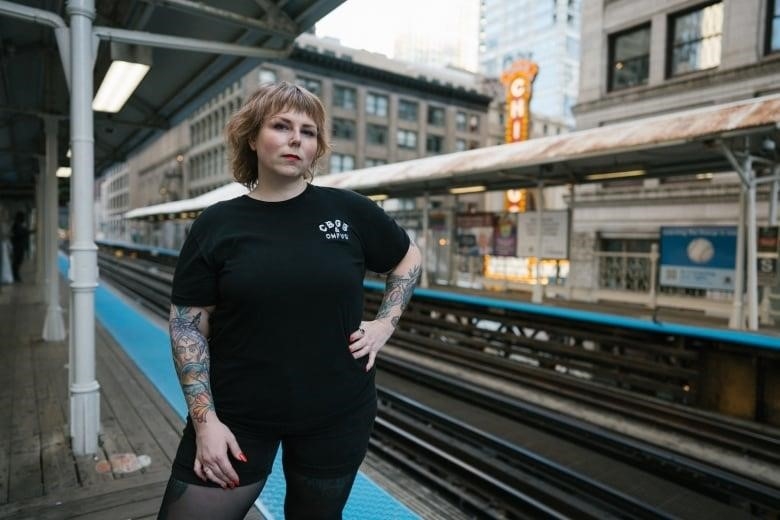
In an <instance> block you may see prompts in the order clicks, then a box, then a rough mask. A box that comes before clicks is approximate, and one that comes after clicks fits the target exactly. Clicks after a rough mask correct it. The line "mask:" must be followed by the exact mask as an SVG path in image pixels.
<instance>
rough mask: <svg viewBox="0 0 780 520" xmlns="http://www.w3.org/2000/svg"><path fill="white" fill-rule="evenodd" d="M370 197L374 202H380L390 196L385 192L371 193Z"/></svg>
mask: <svg viewBox="0 0 780 520" xmlns="http://www.w3.org/2000/svg"><path fill="white" fill-rule="evenodd" d="M368 198H369V199H371V200H373V201H374V202H379V201H381V200H387V199H389V198H390V196H389V195H387V194H385V193H377V194H376V195H369V196H368Z"/></svg>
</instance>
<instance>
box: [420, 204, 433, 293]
mask: <svg viewBox="0 0 780 520" xmlns="http://www.w3.org/2000/svg"><path fill="white" fill-rule="evenodd" d="M430 216H431V194H430V193H428V192H427V191H426V192H425V193H424V194H423V214H422V238H423V243H422V246H423V247H422V265H423V270H422V276H421V277H420V287H424V288H427V287H428V249H429V248H430V247H431V237H430V234H431V222H430Z"/></svg>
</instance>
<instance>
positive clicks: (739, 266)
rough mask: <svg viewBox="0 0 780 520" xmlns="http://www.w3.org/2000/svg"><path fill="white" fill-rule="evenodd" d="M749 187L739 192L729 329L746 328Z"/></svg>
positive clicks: (741, 188)
mask: <svg viewBox="0 0 780 520" xmlns="http://www.w3.org/2000/svg"><path fill="white" fill-rule="evenodd" d="M746 191H747V187H746V186H745V185H744V184H740V190H739V224H738V225H737V258H736V262H735V264H736V265H735V266H734V298H733V305H732V309H731V317H730V318H729V328H731V329H742V328H743V327H744V324H745V322H744V314H743V310H742V299H743V297H744V295H743V293H744V291H745V286H744V283H743V280H744V278H745V199H746V194H745V192H746Z"/></svg>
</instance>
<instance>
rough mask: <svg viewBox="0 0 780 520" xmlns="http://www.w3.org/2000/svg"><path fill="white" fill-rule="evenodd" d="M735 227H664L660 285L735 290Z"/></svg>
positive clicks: (662, 231)
mask: <svg viewBox="0 0 780 520" xmlns="http://www.w3.org/2000/svg"><path fill="white" fill-rule="evenodd" d="M736 254H737V228H736V226H700V227H687V226H685V227H662V228H661V266H660V267H661V276H660V284H661V285H664V286H667V287H685V288H690V289H713V290H721V291H733V290H734V276H735V266H736Z"/></svg>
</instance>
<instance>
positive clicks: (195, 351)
mask: <svg viewBox="0 0 780 520" xmlns="http://www.w3.org/2000/svg"><path fill="white" fill-rule="evenodd" d="M324 124H325V111H324V108H323V106H322V104H321V102H320V101H319V99H317V98H316V97H315V96H314V95H313V94H311V93H310V92H308V91H307V90H305V89H303V88H301V87H298V86H295V85H291V84H288V83H284V82H282V83H278V84H267V85H263V86H261V87H260V88H259V89H258V90H257V92H255V93H254V94H253V95H252V96H251V97H250V98H249V99H248V101H247V103H246V104H245V105H244V106H243V107H242V108H241V109H240V110H239V111H238V112H237V113H236V114H235V115H234V116H233V118H232V119H231V120H230V122H229V123H228V125H227V127H226V133H227V140H228V145H229V147H230V150H231V161H232V167H233V173H234V177H235V178H236V180H237V181H238V182H241V183H243V184H244V185H246V186H247V187H248V188H249V189H250V192H249V194H247V195H245V196H243V197H239V198H236V199H233V200H229V201H226V202H221V203H218V204H215V205H214V206H211V207H209V208H208V209H206V210H205V211H204V212H203V213H202V214H201V215H200V217H198V219H197V220H196V221H195V222H194V223H193V225H192V229H191V231H190V233H189V235H188V236H187V240H186V241H185V244H184V245H183V247H182V251H181V254H180V256H179V261H178V264H177V267H176V274H175V276H174V281H173V291H172V297H171V302H172V305H171V317H170V331H171V343H172V347H173V352H174V362H175V365H176V370H177V373H178V375H179V379H180V382H181V385H182V389H183V391H184V395H185V398H186V401H187V405H188V408H189V417H188V419H187V426H186V427H185V430H184V434H183V436H182V441H181V444H180V445H179V450H178V452H177V455H176V459H175V461H174V464H173V471H172V476H171V479H170V481H169V483H168V487H167V488H166V492H165V496H164V498H163V503H162V506H161V510H160V517H161V518H185V517H187V518H193V517H194V518H220V519H227V518H243V517H244V515H245V514H246V512H247V511H248V510H249V508H250V507H251V505H252V503H253V502H254V500H255V498H256V497H257V496H258V494H259V493H260V491H261V490H262V488H263V485H264V484H265V480H266V478H267V476H268V474H269V473H270V471H271V465H272V463H273V460H274V457H275V455H276V452H277V449H278V447H279V446H280V444H281V446H282V462H283V468H284V475H285V479H286V488H287V494H286V497H285V504H284V509H285V516H286V518H288V519H298V518H318V519H320V518H321V519H329V518H340V517H341V511H342V509H343V507H344V504H345V503H346V500H347V497H348V495H349V492H350V489H351V487H352V483H353V481H354V479H355V475H356V473H357V471H358V467H359V466H360V464H361V462H362V460H363V458H364V456H365V454H366V450H367V448H368V438H369V435H370V432H371V428H372V425H373V421H374V417H375V414H376V392H375V388H374V370H373V367H374V362H375V359H376V355H377V353H378V352H379V349H380V348H382V346H383V345H384V344H385V343H386V342H387V340H388V339H389V338H390V336H391V335H392V333H393V330H394V328H395V326H396V325H397V324H398V319H399V318H400V316H401V313H402V312H403V309H404V308H405V307H406V305H407V303H408V302H409V299H410V298H411V295H412V291H413V288H414V285H415V283H416V282H417V279H418V278H419V275H420V272H421V263H420V253H419V251H418V250H417V248H416V246H415V245H414V244H412V243H410V240H409V238H408V236H407V234H406V233H405V232H404V231H403V230H402V229H401V228H400V227H398V225H396V224H395V222H394V221H393V220H392V219H390V218H389V217H388V216H387V215H386V214H385V213H384V212H383V211H382V210H381V209H380V208H379V207H377V206H376V204H374V203H373V202H372V201H370V200H369V199H367V198H365V197H363V196H360V195H358V194H356V193H353V192H350V191H346V190H337V189H332V188H323V187H316V186H313V185H311V184H310V183H309V182H308V181H309V180H311V178H312V176H313V171H314V168H315V166H316V163H317V161H318V160H319V159H320V158H321V157H322V156H323V155H324V154H325V152H326V150H327V142H326V138H325V132H324ZM366 269H368V270H371V271H374V272H379V273H388V276H387V288H386V290H385V295H384V299H383V301H382V304H381V306H380V309H379V311H378V313H377V316H376V318H375V319H374V320H372V321H361V317H362V311H363V286H362V283H363V277H364V274H365V270H366Z"/></svg>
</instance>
